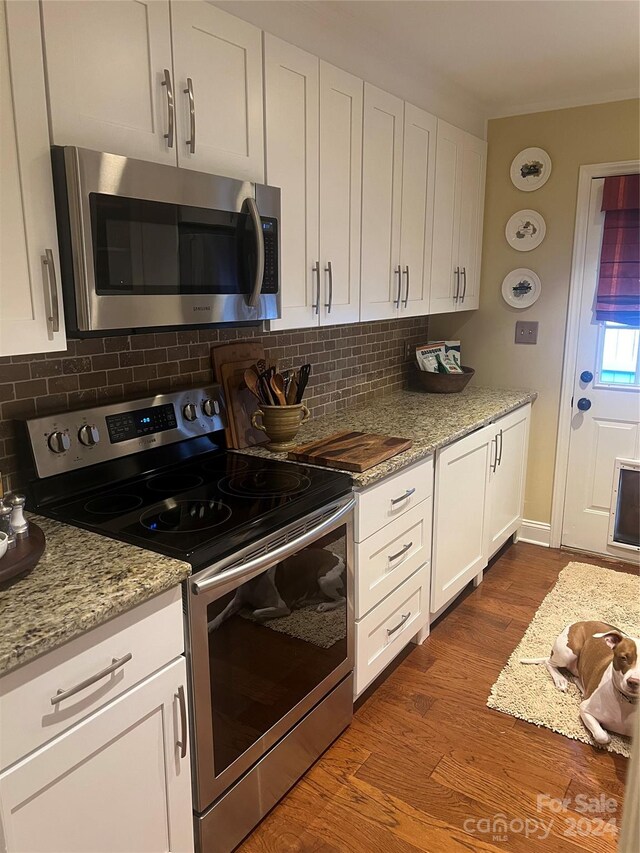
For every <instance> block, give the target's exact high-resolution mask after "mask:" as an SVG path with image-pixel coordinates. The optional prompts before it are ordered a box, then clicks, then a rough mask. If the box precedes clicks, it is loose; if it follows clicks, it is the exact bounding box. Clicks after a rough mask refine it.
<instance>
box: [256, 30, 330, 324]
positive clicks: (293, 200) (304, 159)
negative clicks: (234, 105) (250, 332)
mask: <svg viewBox="0 0 640 853" xmlns="http://www.w3.org/2000/svg"><path fill="white" fill-rule="evenodd" d="M264 59H265V62H264V68H265V119H266V140H265V143H266V155H267V157H266V160H267V175H266V180H267V183H268V184H270V185H272V186H276V187H280V189H281V197H280V287H281V294H282V318H281V319H280V320H272V321H271V328H272V329H296V328H304V327H306V326H315V325H317V324H318V318H319V316H320V315H319V306H318V303H317V298H318V292H319V290H320V287H319V282H320V252H319V247H318V241H319V234H318V216H319V205H318V193H319V189H318V184H319V133H318V123H319V118H318V115H319V63H318V59H317V57H315V56H312V55H311V54H309V53H306V52H305V51H304V50H300V49H299V48H297V47H294V46H293V45H290V44H287V43H286V42H284V41H281V40H280V39H277V38H275V37H274V36H270V35H268V34H267V33H265V37H264Z"/></svg>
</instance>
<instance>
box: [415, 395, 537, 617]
mask: <svg viewBox="0 0 640 853" xmlns="http://www.w3.org/2000/svg"><path fill="white" fill-rule="evenodd" d="M530 413H531V405H526V406H523V407H522V408H520V409H517V410H516V411H514V412H512V413H511V414H509V415H506V416H504V417H502V418H499V419H498V420H497V421H495V423H493V424H490V425H489V426H486V427H483V428H482V429H479V430H477V431H476V432H474V433H472V434H471V435H468V436H466V437H465V438H462V439H460V440H459V441H456V442H454V443H453V444H450V445H448V446H447V447H445V448H443V449H442V450H440V451H438V453H437V455H436V473H435V486H434V505H435V511H434V523H433V568H432V585H431V613H432V615H433V614H439V613H440V612H441V611H442V610H443V609H444V608H445V607H446V606H447V605H448V604H449V603H450V602H451V601H453V599H454V598H455V597H456V596H457V595H458V593H460V592H461V591H462V590H463V589H464V587H465V586H466V585H467V584H468V583H469V581H471V580H473V579H474V578H476V577H477V576H478V575H479V574H480V573H481V572H482V570H483V569H484V568H485V567H486V565H487V563H488V561H489V558H490V557H491V556H492V555H493V554H494V553H495V552H496V551H497V550H498V548H500V546H501V545H503V544H504V543H505V542H506V541H507V539H508V538H509V536H511V535H512V534H513V533H514V532H515V531H516V530H517V528H518V527H519V525H520V523H521V521H522V505H523V497H524V471H525V465H526V454H527V439H528V429H529V426H528V425H529V418H530ZM501 447H502V454H500V448H501Z"/></svg>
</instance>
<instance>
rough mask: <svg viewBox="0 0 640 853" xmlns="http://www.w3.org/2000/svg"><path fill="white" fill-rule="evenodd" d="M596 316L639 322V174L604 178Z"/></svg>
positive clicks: (632, 324)
mask: <svg viewBox="0 0 640 853" xmlns="http://www.w3.org/2000/svg"><path fill="white" fill-rule="evenodd" d="M602 210H604V211H605V218H604V236H603V239H602V252H601V255H600V275H599V278H598V290H597V294H596V319H597V320H610V321H611V322H614V323H624V325H626V326H638V325H640V175H620V176H616V177H615V178H605V180H604V195H603V199H602Z"/></svg>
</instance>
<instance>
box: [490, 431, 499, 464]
mask: <svg viewBox="0 0 640 853" xmlns="http://www.w3.org/2000/svg"><path fill="white" fill-rule="evenodd" d="M494 441H495V443H496V445H495V450H496V453H495V456H494V458H493V459H492V458H491V457H492V456H493V442H494ZM497 467H498V436H497V435H494V437H493V438H492V439H491V450H490V451H489V468H490V469H491V471H493V472H494V473H495V470H496V468H497Z"/></svg>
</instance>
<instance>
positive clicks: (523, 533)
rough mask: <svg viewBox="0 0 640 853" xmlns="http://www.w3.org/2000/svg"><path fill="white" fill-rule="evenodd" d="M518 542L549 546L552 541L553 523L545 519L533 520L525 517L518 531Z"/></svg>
mask: <svg viewBox="0 0 640 853" xmlns="http://www.w3.org/2000/svg"><path fill="white" fill-rule="evenodd" d="M518 542H529V543H530V544H531V545H542V546H543V547H545V548H548V547H549V545H550V543H551V525H550V524H547V523H546V522H545V521H531V520H530V519H528V518H523V519H522V525H521V527H520V530H519V531H518Z"/></svg>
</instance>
